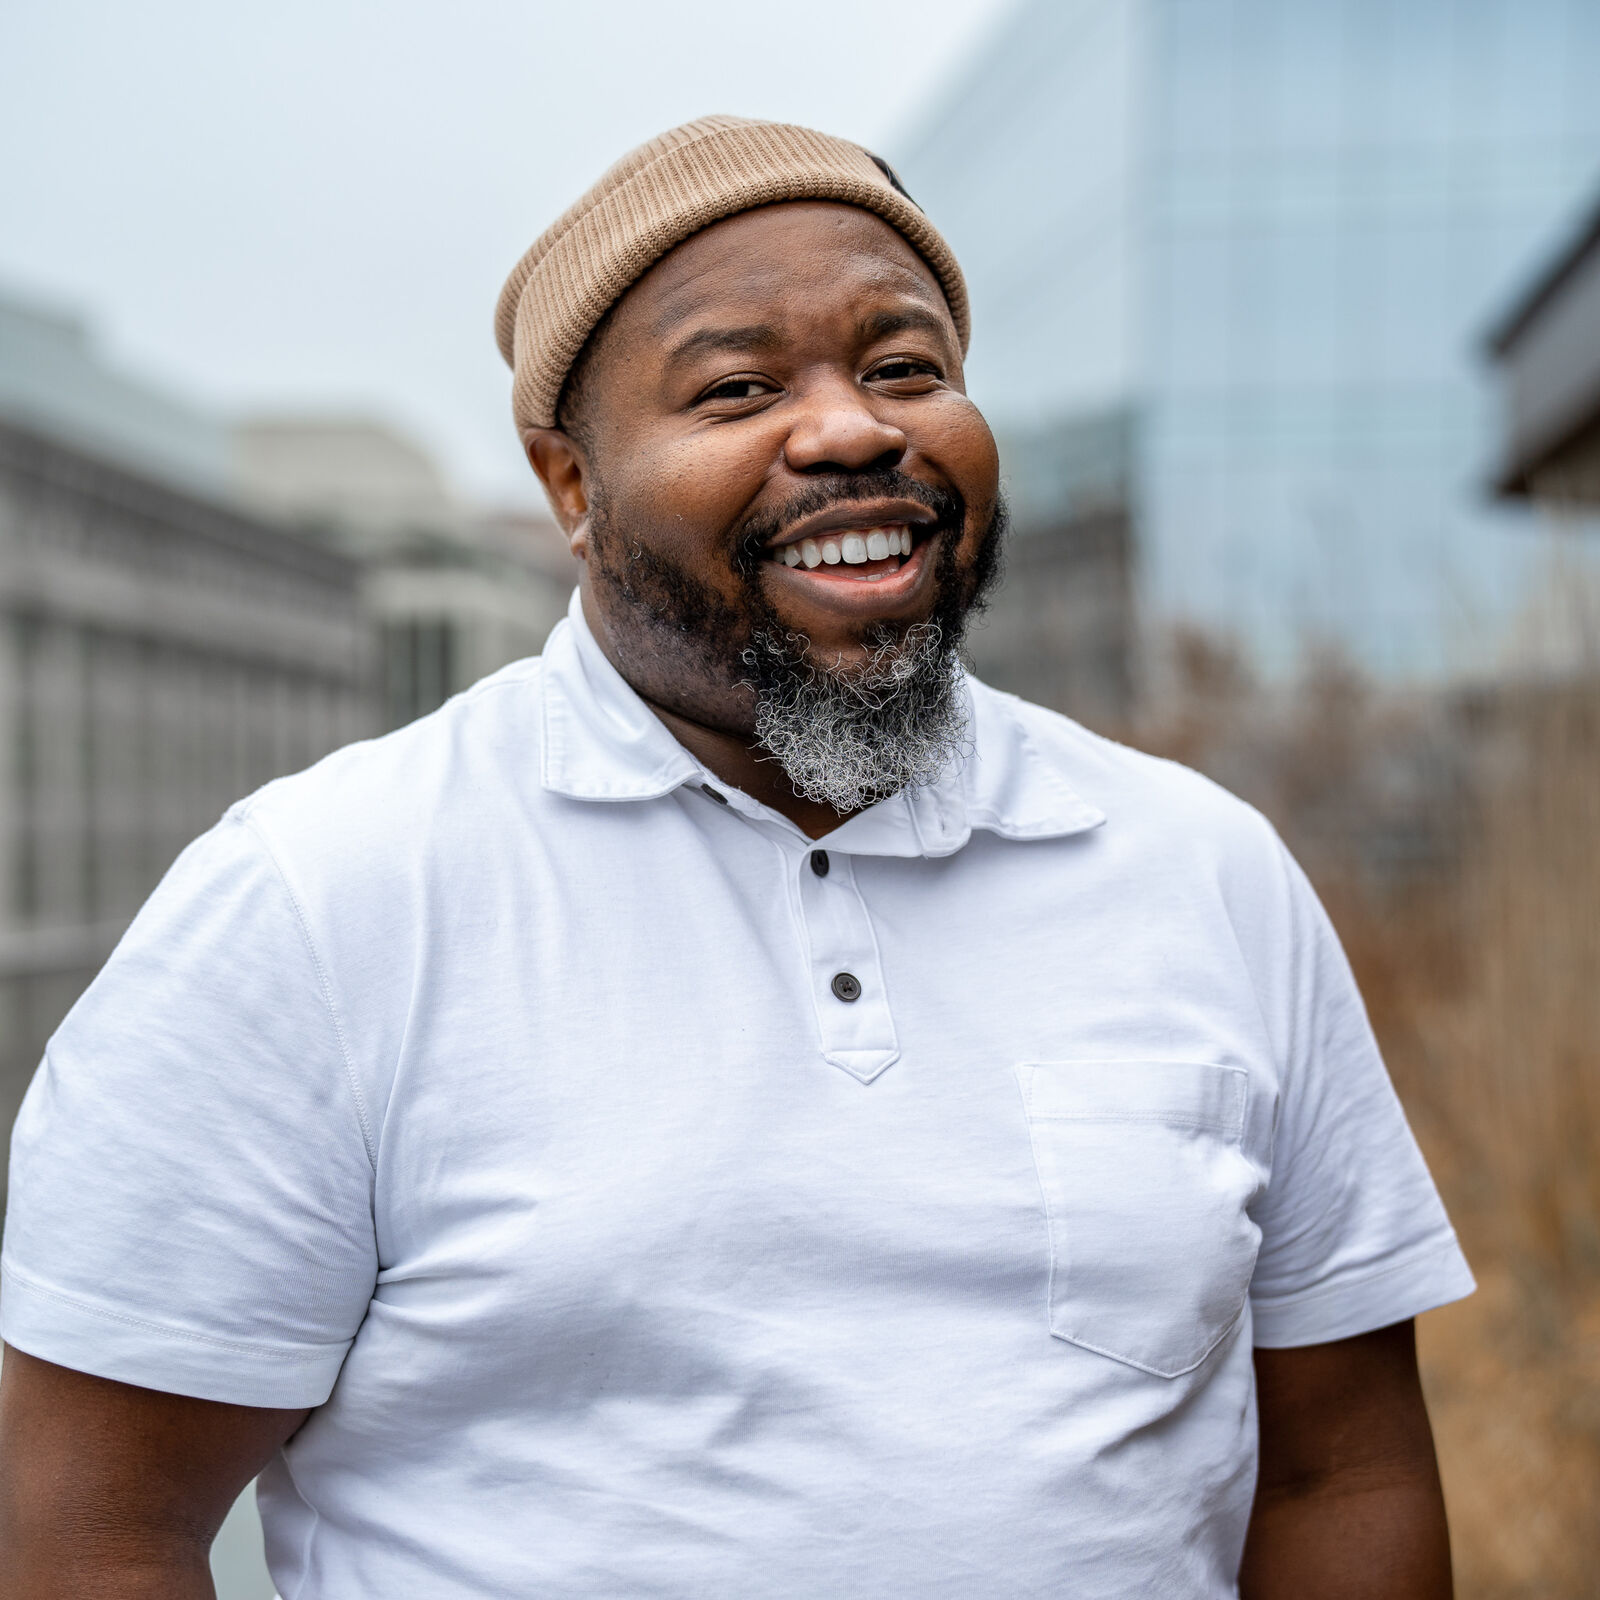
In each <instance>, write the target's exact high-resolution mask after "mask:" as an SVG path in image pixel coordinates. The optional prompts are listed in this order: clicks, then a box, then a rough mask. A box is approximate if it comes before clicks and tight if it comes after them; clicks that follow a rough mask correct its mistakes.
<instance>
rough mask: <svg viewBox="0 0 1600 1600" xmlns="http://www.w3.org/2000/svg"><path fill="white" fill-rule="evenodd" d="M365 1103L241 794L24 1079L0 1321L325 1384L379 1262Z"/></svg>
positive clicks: (217, 1394)
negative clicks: (242, 808)
mask: <svg viewBox="0 0 1600 1600" xmlns="http://www.w3.org/2000/svg"><path fill="white" fill-rule="evenodd" d="M364 1123H365V1117H364V1113H363V1110H362V1106H361V1102H360V1099H359V1094H358V1091H357V1088H356V1085H355V1082H354V1080H353V1078H352V1076H351V1074H350V1072H349V1070H348V1067H347V1062H346V1058H345V1051H344V1049H343V1047H342V1042H341V1037H340V1029H339V1021H338V1014H337V1011H336V1010H335V1007H334V1001H333V997H332V995H331V992H330V991H329V989H328V987H327V983H326V979H325V974H324V973H323V971H322V970H321V967H320V964H319V962H318V959H317V955H316V952H315V950H314V949H313V948H312V946H311V944H310V942H309V939H308V936H307V933H306V930H305V928H304V926H303V924H302V920H301V917H300V913H299V910H298V908H297V906H296V904H295V901H294V899H293V897H292V896H291V894H290V893H289V891H288V889H287V887H286V885H285V882H284V879H283V878H282V876H281V875H280V873H279V872H278V870H277V867H276V865H275V863H274V861H273V859H272V856H271V855H270V854H269V852H268V850H267V849H266V847H265V845H264V844H263V842H262V840H261V839H260V838H259V837H258V835H257V833H256V832H255V830H254V829H253V828H252V826H251V825H250V823H249V821H248V819H247V817H246V816H245V815H244V814H243V813H241V812H239V811H238V810H236V811H234V812H230V813H229V814H228V815H227V816H226V817H225V818H224V819H223V820H222V822H221V823H219V824H218V826H217V827H216V828H214V829H213V830H212V831H211V832H210V833H208V834H206V835H204V836H203V837H202V838H200V839H198V840H197V841H196V842H195V843H194V844H193V845H191V846H190V847H189V848H188V850H186V851H185V852H184V854H183V855H182V856H181V857H180V858H179V859H178V861H177V862H176V864H175V865H174V866H173V867H172V869H171V871H170V872H169V873H168V874H167V876H166V878H165V879H164V880H163V882H162V883H161V885H160V887H159V888H158V889H157V890H156V892H155V894H154V895H153V896H152V897H151V899H150V900H149V902H148V903H147V904H146V905H145V907H144V909H143V910H142V911H141V912H140V914H139V916H138V917H137V918H136V919H135V921H134V923H133V926H132V927H131V928H130V929H129V931H128V933H127V935H126V936H125V937H124V938H123V940H122V942H121V944H120V945H119V946H118V947H117V950H116V951H115V953H114V954H113V955H112V957H111V959H110V960H109V961H108V962H107V964H106V966H105V968H104V969H103V970H102V972H101V973H100V975H99V976H98V977H97V978H96V979H95V981H94V983H93V984H92V985H91V986H90V987H89V989H88V990H87V991H86V992H85V994H84V995H83V997H82V999H81V1000H80V1001H79V1002H78V1004H77V1005H76V1006H75V1007H74V1008H73V1010H72V1012H71V1013H70V1015H69V1016H68V1017H67V1019H66V1021H65V1022H64V1023H63V1024H62V1026H61V1028H60V1029H59V1031H58V1032H57V1033H56V1035H55V1037H54V1038H53V1039H52V1040H51V1042H50V1045H49V1047H48V1049H47V1051H46V1055H45V1059H44V1061H43V1063H42V1064H41V1065H40V1067H39V1070H38V1072H37V1074H36V1075H35V1077H34V1080H33V1083H32V1085H31V1087H30V1088H29V1091H28V1095H27V1098H26V1100H25V1101H24V1103H23V1107H22V1111H21V1113H20V1115H19V1117H18V1119H17V1124H16V1129H15V1132H14V1135H13V1139H12V1156H11V1188H10V1196H9V1202H8V1208H7V1215H6V1225H5V1245H4V1254H3V1259H0V1333H3V1335H4V1338H5V1339H6V1341H7V1342H8V1343H10V1344H11V1345H13V1346H15V1347H16V1348H17V1349H20V1350H24V1351H27V1352H28V1353H30V1354H32V1355H36V1356H39V1357H41V1358H42V1359H44V1360H47V1361H52V1362H55V1363H57V1364H58V1365H61V1366H66V1367H71V1368H74V1369H77V1370H80V1371H84V1372H91V1373H95V1374H97V1375H99V1376H101V1377H106V1378H114V1379H118V1380H120V1381H122V1382H125V1383H133V1384H138V1385H141V1386H142V1387H145V1388H152V1389H161V1390H165V1391H167V1392H170V1393H176V1394H187V1395H194V1396H198V1397H200V1398H203V1399H210V1400H223V1401H231V1402H234V1403H236V1404H241V1405H254V1406H278V1407H285V1408H294V1407H301V1406H313V1405H318V1404H320V1403H321V1402H322V1401H324V1400H325V1399H326V1398H327V1397H328V1394H329V1392H330V1390H331V1389H332V1387H333V1383H334V1380H335V1378H336V1377H337V1376H338V1372H339V1368H340V1364H341V1363H342V1361H343V1360H344V1356H345V1353H346V1351H347V1350H348V1349H349V1347H350V1344H351V1341H352V1340H353V1338H354V1336H355V1333H356V1329H357V1328H358V1327H359V1325H360V1323H361V1320H362V1317H363V1316H364V1315H365V1312H366V1309H367V1305H368V1302H369V1300H370V1298H371V1295H372V1289H373V1284H374V1281H375V1276H376V1271H377V1263H376V1248H375V1243H374V1231H373V1220H372V1188H373V1167H372V1160H371V1156H370V1153H369V1144H370V1140H369V1133H368V1130H366V1128H365V1126H364Z"/></svg>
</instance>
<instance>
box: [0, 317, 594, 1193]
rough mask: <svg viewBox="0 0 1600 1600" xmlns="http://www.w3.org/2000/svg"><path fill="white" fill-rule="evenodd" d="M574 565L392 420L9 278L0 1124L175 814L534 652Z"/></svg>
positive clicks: (205, 817) (2, 584)
mask: <svg viewBox="0 0 1600 1600" xmlns="http://www.w3.org/2000/svg"><path fill="white" fill-rule="evenodd" d="M573 581H574V574H573V569H572V561H571V558H570V556H568V554H567V552H566V549H565V544H564V542H563V541H562V540H561V539H560V537H559V536H558V535H557V533H556V531H555V529H554V525H553V524H552V523H551V522H549V521H548V519H544V518H539V517H535V516H515V515H505V516H491V515H487V514H483V513H480V512H477V511H474V510H473V509H472V508H470V507H466V506H463V505H462V504H461V503H460V502H459V501H458V499H457V498H456V497H455V496H453V495H452V494H451V492H450V490H449V488H448V486H447V485H446V483H445V481H444V479H443V477H442V475H441V474H440V473H439V471H438V469H437V467H436V465H435V464H434V463H433V461H432V460H431V459H430V458H429V456H428V455H427V453H426V452H425V451H423V450H422V449H421V448H420V447H418V446H416V445H415V444H413V443H411V442H409V441H407V440H406V439H405V438H403V437H402V436H401V435H399V434H397V433H396V432H395V431H394V430H392V429H390V428H387V427H385V426H383V425H381V424H377V423H373V422H370V421H366V420H362V419H348V418H326V417H301V418H297V419H282V418H279V419H271V420H261V419H258V420H255V421H252V422H247V423H244V424H238V425H235V424H230V423H227V422H225V421H220V420H218V419H216V418H214V417H212V416H209V415H207V414H206V413H204V412H202V411H200V410H198V409H196V408H194V407H192V406H189V405H187V404H185V403H184V402H183V401H182V400H180V399H177V398H175V397H173V396H169V395H166V394H163V393H161V392H160V391H159V390H157V389H155V388H153V387H151V386H149V385H146V384H144V383H142V382H141V381H140V380H139V379H137V378H136V377H133V376H130V375H127V374H124V373H121V372H118V371H117V370H116V369H115V368H114V367H112V366H111V365H110V364H109V363H107V362H106V361H105V360H104V358H103V357H102V356H101V354H100V353H99V351H98V350H97V349H96V347H95V345H94V343H93V341H92V340H91V339H90V337H89V335H88V333H87V331H86V330H85V328H84V327H83V325H82V324H81V323H80V322H78V321H76V320H74V319H72V318H70V317H67V316H63V315H61V314H59V313H55V312H49V311H40V310H39V309H38V308H36V307H32V306H28V305H26V304H22V303H20V302H17V301H15V300H7V299H4V298H0V1129H9V1126H10V1120H11V1115H12V1113H13V1111H14V1109H15V1106H16V1103H17V1101H18V1099H19V1098H20V1095H21V1092H22V1090H23V1088H24V1087H25V1085H26V1083H27V1080H28V1077H29V1075H30V1074H31V1073H32V1071H33V1068H34V1066H35V1064H36V1063H37V1061H38V1058H39V1053H40V1050H41V1049H42V1047H43V1044H44V1041H45V1039H46V1038H47V1037H48V1035H49V1034H50V1032H51V1031H52V1030H53V1028H54V1027H55V1025H56V1023H57V1022H58V1021H59V1020H60V1018H61V1016H62V1015H63V1014H64V1013H65V1011H66V1009H67V1007H68V1006H69V1005H70V1004H71V1003H72V1001H73V999H74V998H75V997H76V995H77V994H78V993H79V992H80V991H81V989H82V988H83V986H84V985H85V984H86V983H87V982H88V980H89V978H90V977H91V976H92V975H93V973H94V971H95V970H96V969H97V967H98V966H99V964H100V962H101V961H102V960H103V959H104V957H105V956H106V955H107V953H108V952H109V951H110V949H111V947H112V945H113V944H114V943H115V941H116V940H117V938H118V937H120V935H121V933H122V931H123V929H124V928H125V927H126V925H127V923H128V920H129V919H130V918H131V916H132V915H133V913H134V912H135V911H136V910H137V908H138V906H139V905H140V903H141V902H142V901H143V900H144V898H145V896H146V895H148V894H149V892H150V890H151V889H152V888H153V887H154V886H155V884H156V882H157V881H158V879H159V878H160V876H161V874H162V873H163V872H164V871H165V870H166V868H167V866H168V865H169V864H170V863H171V861H172V860H173V858H174V857H175V856H176V855H177V853H178V852H179V851H180V850H181V849H182V848H183V846H184V845H185V844H187V843H188V841H189V840H190V839H192V838H194V837H195V836H196V835H197V834H199V833H201V832H202V831H204V830H205V829H206V828H208V827H209V826H211V824H212V823H213V822H215V821H216V819H217V818H218V817H219V816H220V815H221V813H222V812H223V810H224V809H225V808H226V807H227V806H228V805H230V804H231V803H232V802H233V801H235V800H237V799H239V798H240V797H241V796H243V795H245V794H248V793H249V792H250V791H251V790H253V789H255V788H257V787H258V786H259V785H261V784H262V783H265V782H267V781H268V780H269V779H271V778H273V777H276V776H278V775H279V774H281V773H285V772H291V771H294V770H296V769H297V768H299V767H303V766H306V765H308V764H309V763H311V762H312V761H315V760H316V759H318V758H319V757H320V756H322V755H324V754H326V753H327V752H328V751H329V750H332V749H334V748H336V747H337V746H339V745H341V744H345V743H348V742H349V741H350V740H352V739H357V738H362V737H365V736H367V735H369V734H372V733H376V732H379V731H381V730H382V729H383V728H385V727H392V726H397V725H399V724H400V723H403V722H406V721H409V720H410V719H411V718H413V717H415V716H419V715H421V714H423V713H424V712H427V711H430V710H432V709H433V708H434V707H435V706H437V705H438V704H440V703H441V702H442V701H443V700H445V699H446V698H448V696H449V695H451V694H453V693H455V692H457V691H458V690H460V689H463V688H465V687H466V686H467V685H468V684H470V683H471V682H473V681H475V680H476V679H477V678H479V677H482V676H483V675H485V674H486V673H488V672H492V671H494V670H495V669H496V668H498V667H500V666H502V665H504V664H505V663H506V662H508V661H511V660H514V659H516V658H518V657H519V656H523V655H528V654H531V653H534V652H536V651H537V650H539V649H540V648H541V647H542V645H543V642H544V637H545V635H546V634H547V633H548V631H549V628H550V626H551V625H552V624H553V623H554V621H555V620H556V618H557V617H558V616H560V615H561V613H562V611H563V610H564V608H565V605H566V600H567V596H568V594H569V593H570V590H571V587H572V583H573ZM3 1172H4V1161H3V1152H0V1190H3Z"/></svg>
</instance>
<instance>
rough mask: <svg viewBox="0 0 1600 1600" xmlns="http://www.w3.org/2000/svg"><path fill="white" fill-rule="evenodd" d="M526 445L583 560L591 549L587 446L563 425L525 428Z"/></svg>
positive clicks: (571, 544)
mask: <svg viewBox="0 0 1600 1600" xmlns="http://www.w3.org/2000/svg"><path fill="white" fill-rule="evenodd" d="M522 448H523V449H524V451H526V452H527V456H528V464H529V465H530V466H531V467H532V468H533V470H534V472H536V473H537V474H538V477H539V482H540V483H542V484H543V485H544V492H545V498H546V499H547V500H549V502H550V509H551V510H552V511H553V512H555V515H556V521H557V522H559V523H560V524H561V528H562V531H563V532H564V533H565V534H566V536H567V545H568V547H569V548H570V549H571V551H572V553H573V555H575V556H577V557H578V559H579V560H580V561H582V560H586V559H587V557H588V552H589V493H588V489H587V487H586V486H585V483H584V475H585V473H586V472H587V471H588V464H587V463H586V462H585V461H584V458H583V449H582V447H581V446H580V445H579V444H578V442H577V440H575V439H574V438H572V437H571V435H570V434H566V433H563V432H562V430H561V429H560V428H524V429H523V430H522Z"/></svg>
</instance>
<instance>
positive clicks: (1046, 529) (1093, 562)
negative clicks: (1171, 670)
mask: <svg viewBox="0 0 1600 1600" xmlns="http://www.w3.org/2000/svg"><path fill="white" fill-rule="evenodd" d="M999 444H1000V450H1001V455H1002V457H1003V458H1004V459H1005V461H1006V463H1007V466H1008V469H1009V470H1008V479H1009V481H1008V484H1007V491H1008V494H1009V498H1010V502H1011V516H1012V529H1013V532H1012V537H1011V540H1010V543H1009V544H1008V546H1007V548H1006V554H1005V573H1004V581H1003V583H1002V584H1001V586H1000V588H999V589H998V590H997V591H996V593H995V596H994V599H993V600H992V601H991V603H990V605H989V608H988V611H987V613H986V614H985V615H984V616H983V617H981V618H980V619H979V620H978V622H977V624H976V625H975V627H974V628H973V631H972V633H971V635H970V649H971V653H972V659H973V665H974V666H975V667H976V668H977V669H978V672H979V674H980V675H981V676H982V677H983V679H984V680H985V681H986V682H988V683H992V684H993V685H994V686H995V687H996V688H999V689H1008V690H1010V691H1011V692H1012V693H1013V694H1020V695H1024V696H1026V697H1027V698H1029V699H1031V700H1037V701H1040V702H1042V703H1043V704H1045V705H1052V706H1058V707H1061V708H1063V709H1066V710H1070V711H1071V712H1072V713H1073V714H1074V715H1075V716H1078V717H1080V718H1082V719H1083V720H1084V721H1086V722H1089V723H1091V724H1093V725H1094V726H1096V727H1099V728H1119V727H1121V726H1122V725H1123V724H1125V723H1126V722H1127V720H1128V718H1129V715H1130V713H1131V711H1132V708H1133V646H1134V634H1133V567H1132V555H1133V536H1132V530H1133V508H1132V491H1133V483H1132V471H1133V418H1132V417H1131V416H1129V415H1127V414H1125V413H1119V412H1114V411H1113V412H1107V413H1105V414H1102V415H1099V416H1092V417H1086V418H1080V419H1078V420H1077V422H1076V423H1075V424H1073V423H1058V424H1056V425H1054V426H1047V427H1044V428H1041V429H1037V430H1033V431H1029V430H1025V429H1014V430H1013V431H1012V432H1010V433H1008V434H1003V435H1002V436H1001V438H1000V440H999Z"/></svg>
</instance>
